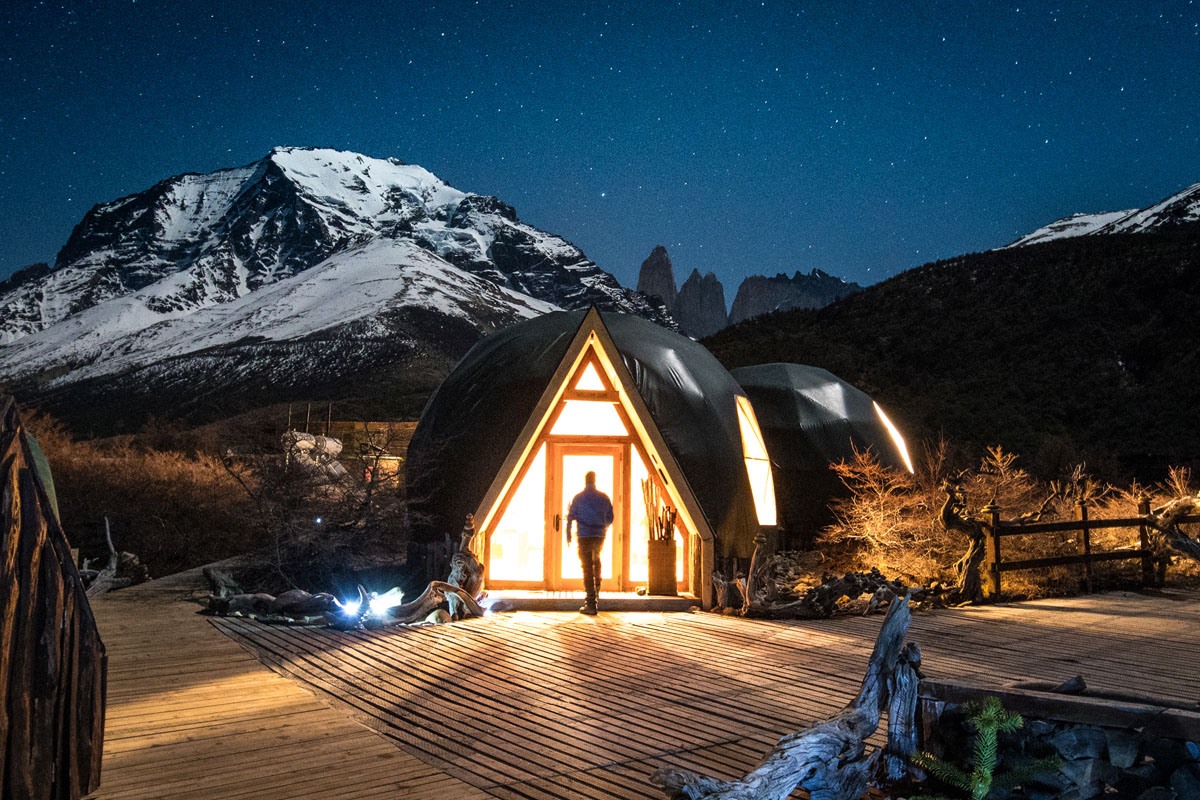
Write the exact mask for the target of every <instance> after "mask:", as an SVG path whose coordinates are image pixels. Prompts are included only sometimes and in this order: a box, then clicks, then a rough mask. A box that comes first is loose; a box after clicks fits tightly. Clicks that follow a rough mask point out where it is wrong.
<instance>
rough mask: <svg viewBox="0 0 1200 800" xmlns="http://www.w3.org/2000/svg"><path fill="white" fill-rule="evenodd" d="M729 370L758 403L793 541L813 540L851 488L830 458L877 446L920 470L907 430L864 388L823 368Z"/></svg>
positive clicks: (783, 519) (884, 456)
mask: <svg viewBox="0 0 1200 800" xmlns="http://www.w3.org/2000/svg"><path fill="white" fill-rule="evenodd" d="M730 374H731V375H732V376H733V378H734V379H735V380H736V381H737V382H738V384H740V385H741V387H742V389H744V390H745V392H746V394H747V395H748V396H749V397H750V400H751V402H753V403H754V409H755V412H756V413H757V414H758V421H759V424H760V425H761V426H762V433H763V436H764V437H765V439H766V444H767V450H768V451H769V452H770V453H771V463H772V465H773V467H774V475H775V484H776V491H777V498H778V500H777V503H778V510H779V524H780V526H781V527H782V529H783V537H782V538H783V540H784V541H783V542H781V544H783V545H785V546H789V547H811V546H812V544H813V541H814V539H815V537H816V534H817V532H818V531H819V530H820V529H821V528H822V527H824V526H825V525H828V524H829V523H830V522H832V521H833V519H832V515H831V512H830V510H829V501H830V500H831V499H832V498H834V497H837V496H839V495H845V494H846V488H845V487H844V486H843V485H842V483H841V481H840V480H839V479H838V477H837V475H836V474H835V473H834V472H833V470H832V469H830V465H831V464H836V463H837V462H839V461H843V460H846V461H850V460H853V458H854V451H855V450H856V449H857V450H859V451H865V450H867V449H870V450H871V451H872V452H873V453H874V454H875V456H876V458H878V459H879V461H880V463H882V464H884V465H885V466H889V467H894V468H896V469H903V470H907V471H908V472H912V471H913V466H912V459H911V458H910V456H909V453H908V446H907V445H906V444H905V442H904V437H903V436H902V435H901V434H900V431H899V430H898V429H897V428H896V426H895V425H894V424H892V421H891V420H890V419H888V417H887V415H886V414H885V413H884V411H883V409H882V408H881V407H880V406H879V404H878V403H876V402H875V401H874V400H872V399H871V397H870V396H869V395H867V394H866V393H865V392H863V391H861V390H859V389H857V388H855V387H854V386H852V385H850V384H849V383H847V382H846V381H844V380H842V379H841V378H839V377H837V376H836V375H834V374H833V373H832V372H829V371H828V370H824V369H821V368H820V367H810V366H805V365H802V364H782V363H776V364H759V365H757V366H752V367H739V368H737V369H734V370H731V371H730Z"/></svg>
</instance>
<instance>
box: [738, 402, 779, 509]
mask: <svg viewBox="0 0 1200 800" xmlns="http://www.w3.org/2000/svg"><path fill="white" fill-rule="evenodd" d="M736 399H737V411H738V427H739V429H740V430H741V433H742V458H743V459H744V460H745V462H746V475H747V477H749V478H750V492H751V494H753V495H754V511H755V513H756V514H757V516H758V524H759V525H774V524H775V520H776V517H775V478H774V476H773V475H772V474H771V461H770V457H769V456H768V455H767V445H766V442H764V441H763V436H762V431H761V430H759V427H758V419H757V418H756V417H755V416H754V406H752V405H750V398H749V397H743V396H742V395H737V396H736Z"/></svg>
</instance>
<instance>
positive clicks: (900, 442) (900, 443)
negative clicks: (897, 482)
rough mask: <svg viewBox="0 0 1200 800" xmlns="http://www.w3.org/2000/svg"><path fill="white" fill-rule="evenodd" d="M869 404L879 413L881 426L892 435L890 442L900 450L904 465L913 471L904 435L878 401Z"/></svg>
mask: <svg viewBox="0 0 1200 800" xmlns="http://www.w3.org/2000/svg"><path fill="white" fill-rule="evenodd" d="M871 405H873V406H875V413H876V414H878V415H879V421H880V422H882V423H883V427H885V428H887V431H888V433H889V434H891V436H892V444H894V445H896V449H897V450H898V451H900V457H901V458H903V459H904V466H906V467H908V471H909V472H913V471H914V470H913V463H912V459H911V458H909V455H908V444H907V443H905V441H904V437H903V436H902V435H901V434H900V429H899V428H897V427H896V426H895V425H893V424H892V421H891V420H890V419H888V415H887V414H885V413H883V409H882V408H880V407H879V403H876V402H874V401H872V403H871Z"/></svg>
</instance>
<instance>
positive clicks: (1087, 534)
mask: <svg viewBox="0 0 1200 800" xmlns="http://www.w3.org/2000/svg"><path fill="white" fill-rule="evenodd" d="M1075 508H1076V510H1077V511H1078V516H1079V528H1080V530H1081V531H1082V532H1083V586H1084V591H1085V592H1087V593H1088V594H1091V593H1092V531H1091V528H1089V527H1088V510H1087V501H1086V500H1078V501H1076V503H1075Z"/></svg>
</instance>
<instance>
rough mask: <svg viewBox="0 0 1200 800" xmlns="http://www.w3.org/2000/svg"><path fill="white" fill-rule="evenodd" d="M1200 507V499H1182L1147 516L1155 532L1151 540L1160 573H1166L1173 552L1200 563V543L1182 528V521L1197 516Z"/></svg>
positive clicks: (1152, 511) (1148, 523)
mask: <svg viewBox="0 0 1200 800" xmlns="http://www.w3.org/2000/svg"><path fill="white" fill-rule="evenodd" d="M1198 507H1200V497H1180V498H1178V499H1176V500H1172V501H1171V502H1169V503H1167V504H1166V505H1163V506H1160V507H1158V508H1155V509H1152V510H1151V511H1150V513H1149V514H1147V515H1146V516H1145V519H1146V524H1147V525H1149V526H1150V527H1151V528H1153V529H1154V531H1155V534H1154V535H1153V536H1152V537H1151V539H1150V547H1151V549H1152V550H1154V551H1155V555H1156V556H1157V559H1158V562H1159V564H1160V565H1161V566H1160V567H1159V571H1160V573H1161V572H1165V566H1166V562H1167V560H1168V557H1169V555H1170V552H1171V551H1172V550H1174V551H1175V552H1178V553H1182V554H1183V555H1185V556H1187V557H1188V558H1191V559H1193V560H1196V561H1200V541H1197V540H1196V539H1193V538H1192V537H1191V536H1188V535H1187V534H1186V533H1184V532H1183V529H1182V528H1180V520H1181V519H1182V518H1183V517H1186V516H1189V515H1191V514H1195V513H1196V511H1197V508H1198ZM1160 582H1161V576H1160Z"/></svg>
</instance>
